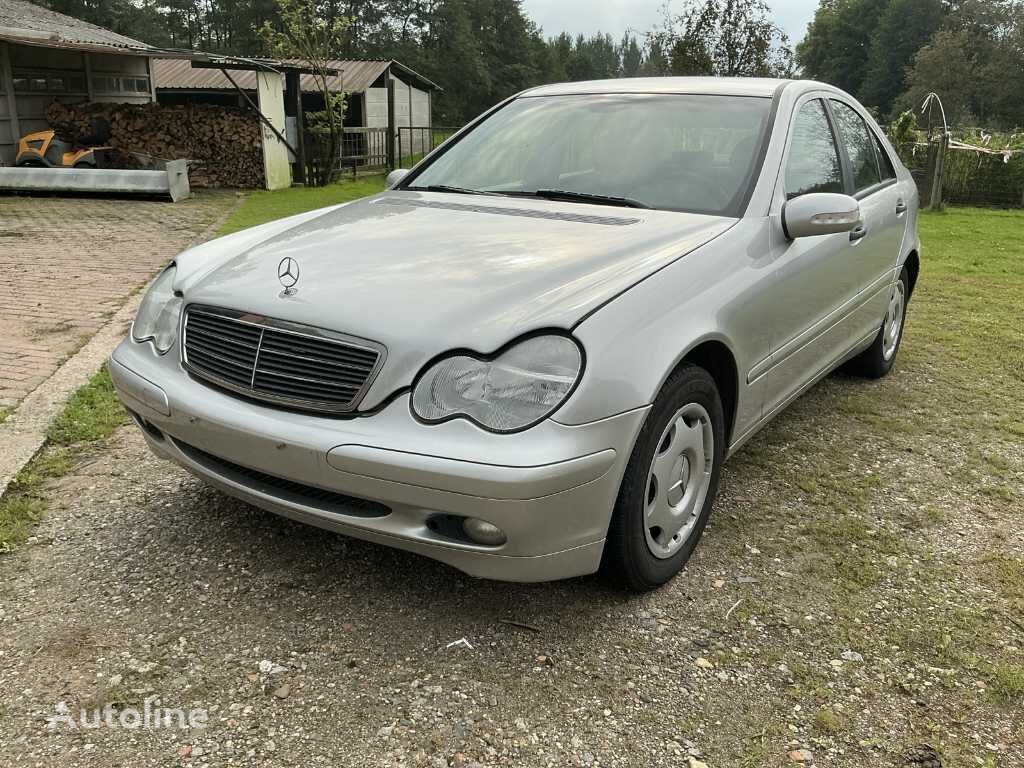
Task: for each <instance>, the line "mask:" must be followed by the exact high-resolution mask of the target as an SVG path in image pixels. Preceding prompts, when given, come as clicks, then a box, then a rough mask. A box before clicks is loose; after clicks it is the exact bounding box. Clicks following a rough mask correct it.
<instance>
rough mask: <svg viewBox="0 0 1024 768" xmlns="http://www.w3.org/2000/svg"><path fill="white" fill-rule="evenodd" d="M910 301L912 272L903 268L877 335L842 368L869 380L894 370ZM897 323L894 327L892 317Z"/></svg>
mask: <svg viewBox="0 0 1024 768" xmlns="http://www.w3.org/2000/svg"><path fill="white" fill-rule="evenodd" d="M909 301H910V275H909V274H907V268H906V267H904V268H903V271H902V272H900V277H899V280H897V281H896V282H895V283H894V284H893V289H892V294H891V297H890V299H889V308H888V309H887V310H886V313H885V317H884V318H883V320H882V327H881V328H879V329H878V335H877V336H876V337H875V340H874V341H873V342H871V346H870V347H868V348H867V349H865V350H864V351H863V352H861V353H860V354H859V355H857V356H856V357H855V358H853V359H852V360H850V361H849V362H848V363H846V365H844V366H843V370H845V371H846V372H847V373H851V374H853V375H854V376H863V377H864V378H867V379H880V378H882V377H883V376H885V375H886V374H887V373H889V371H891V370H892V367H893V365H894V364H895V363H896V354H897V353H898V352H899V351H900V344H901V343H902V341H903V329H904V328H905V327H906V320H907V304H908V303H909ZM894 317H895V318H896V323H897V324H896V325H895V326H893V318H894Z"/></svg>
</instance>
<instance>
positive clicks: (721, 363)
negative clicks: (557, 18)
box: [109, 78, 920, 590]
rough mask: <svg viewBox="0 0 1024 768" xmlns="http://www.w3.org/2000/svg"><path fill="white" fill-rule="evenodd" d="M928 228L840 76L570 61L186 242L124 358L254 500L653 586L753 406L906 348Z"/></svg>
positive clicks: (864, 368) (439, 545)
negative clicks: (368, 191) (436, 129)
mask: <svg viewBox="0 0 1024 768" xmlns="http://www.w3.org/2000/svg"><path fill="white" fill-rule="evenodd" d="M919 253H920V248H919V242H918V237H917V191H916V189H915V185H914V181H913V180H912V179H911V176H910V173H909V172H908V171H907V169H906V168H905V167H904V166H903V165H902V164H901V163H900V161H899V159H898V157H897V155H896V153H895V152H894V151H893V148H892V146H891V145H890V144H889V142H888V141H887V140H886V138H885V135H884V133H883V132H882V131H881V130H880V129H879V127H878V125H877V124H876V123H875V121H874V120H873V119H872V118H871V116H870V115H869V114H868V113H867V112H866V111H865V110H864V108H863V107H861V106H860V105H859V104H858V103H857V102H856V101H855V100H854V99H852V98H851V97H850V96H849V95H847V94H845V93H843V92H842V91H839V90H836V89H835V88H831V87H829V86H827V85H822V84H820V83H814V82H799V81H779V80H753V79H717V78H679V79H676V78H659V79H635V80H613V81H602V82H588V83H571V84H564V85H551V86H544V87H541V88H536V89H533V90H530V91H527V92H525V93H521V94H519V95H517V96H515V97H513V98H511V99H509V100H507V101H505V102H503V103H502V104H500V105H498V106H496V107H495V108H494V109H492V110H491V111H489V112H488V113H486V114H484V115H482V116H481V117H480V118H479V119H477V120H476V121H474V122H473V123H471V124H470V125H468V126H467V127H466V128H465V129H463V130H462V131H461V132H459V133H458V134H456V135H455V136H454V137H452V138H451V139H450V140H448V141H447V142H446V143H445V144H444V145H442V146H441V147H439V148H438V149H437V150H435V151H434V152H433V153H431V154H430V155H429V156H428V157H427V158H425V159H424V160H423V161H422V162H421V163H420V164H419V165H417V166H416V167H415V168H413V169H412V170H411V171H395V172H393V173H392V174H391V175H390V176H389V177H388V189H387V191H385V192H383V193H382V194H379V195H376V196H374V197H370V198H367V199H363V200H359V201H357V202H352V203H347V204H344V205H338V206H334V207H330V208H325V209H322V210H317V211H311V212H309V213H304V214H301V215H298V216H293V217H291V218H287V219H282V220H279V221H275V222H272V223H270V224H265V225H262V226H258V227H254V228H252V229H249V230H246V231H243V232H239V233H237V234H234V235H230V236H228V237H223V238H220V239H219V240H214V241H212V242H208V243H205V244H203V245H200V246H198V247H195V248H192V249H191V250H189V251H186V252H185V253H182V254H181V255H180V256H178V257H177V258H176V259H175V260H174V262H173V263H172V264H171V265H170V266H169V267H168V268H167V269H166V270H165V271H164V272H163V273H162V274H161V275H160V276H159V277H158V278H157V279H156V281H155V282H154V283H153V285H152V287H151V288H150V290H149V292H148V293H147V295H146V296H145V298H144V300H143V302H142V305H141V307H140V309H139V312H138V316H137V318H136V319H135V323H134V325H133V327H132V331H131V335H130V336H129V338H127V339H125V340H124V342H123V343H122V344H121V345H120V346H119V347H118V348H117V349H116V350H115V351H114V353H113V355H112V357H111V359H110V365H109V367H110V372H111V375H112V377H113V379H114V382H115V384H116V386H117V390H118V392H119V394H120V397H121V399H122V401H123V402H124V404H125V405H126V406H127V407H128V409H130V411H131V412H132V414H133V416H134V418H135V420H136V421H137V422H138V425H139V426H140V427H141V429H142V432H143V434H144V435H145V438H146V440H147V442H148V443H149V445H150V447H151V448H152V450H153V451H154V452H156V453H157V454H159V455H161V456H164V457H167V458H170V459H172V460H174V461H176V462H178V463H179V464H181V465H182V466H184V467H185V468H186V469H188V470H189V471H191V472H192V473H194V474H195V475H197V476H198V477H200V478H201V479H203V480H205V481H207V482H208V483H210V484H211V485H214V486H216V487H217V488H219V489H221V490H223V491H224V492H226V493H228V494H231V495H233V496H237V497H239V498H241V499H244V500H246V501H248V502H251V503H252V504H255V505H256V506H259V507H263V508H265V509H268V510H271V511H273V512H276V513H279V514H282V515H286V516H288V517H291V518H295V519H297V520H301V521H305V522H308V523H312V524H314V525H318V526H323V527H325V528H328V529H331V530H334V531H339V532H341V533H345V534H348V535H351V536H356V537H359V538H363V539H368V540H370V541H374V542H378V543H381V544H387V545H390V546H394V547H400V548H402V549H407V550H411V551H413V552H418V553H420V554H423V555H426V556H428V557H432V558H435V559H437V560H440V561H443V562H445V563H449V564H451V565H453V566H455V567H456V568H459V569H461V570H462V571H465V572H466V573H469V574H472V575H475V576H481V577H486V578H491V579H506V580H512V581H541V580H548V579H560V578H565V577H570V576H578V575H581V574H587V573H592V572H594V571H597V570H598V569H599V568H602V567H603V568H604V569H605V570H606V571H607V572H608V573H610V574H612V575H613V576H614V577H615V578H616V579H618V580H619V581H620V582H621V583H624V584H625V585H627V586H629V587H630V588H633V589H637V590H644V589H651V588H654V587H656V586H658V585H660V584H662V583H664V582H665V581H667V580H668V579H670V578H672V576H674V575H675V574H676V573H677V572H678V571H679V570H680V568H682V566H683V564H684V563H686V561H687V559H688V558H689V557H690V555H691V553H692V552H693V550H694V547H695V546H696V545H697V542H698V540H699V539H700V537H701V534H702V532H703V529H704V526H705V525H706V523H707V520H708V516H709V515H710V513H711V509H712V505H713V503H714V500H715V495H716V492H717V490H718V480H719V476H720V472H721V469H722V463H723V462H724V461H725V459H726V458H727V457H728V456H729V455H730V454H731V453H733V452H734V451H736V450H737V449H738V448H739V447H740V446H741V445H743V443H744V442H745V441H746V440H748V439H749V438H750V437H751V435H753V434H754V433H755V432H757V430H759V429H760V428H761V427H763V426H764V425H765V424H766V423H767V422H768V421H769V420H771V419H772V418H773V417H775V416H776V415H777V414H778V413H779V412H780V411H781V410H782V409H783V408H785V406H786V405H787V404H788V403H790V402H792V401H793V400H794V399H795V398H796V397H798V396H799V395H800V394H801V393H802V392H804V391H806V390H807V389H808V388H809V387H811V386H812V385H813V384H814V383H815V382H816V381H818V380H819V379H820V378H822V377H823V376H825V375H826V374H828V373H829V372H830V371H831V370H833V369H835V368H836V367H838V366H840V365H845V366H846V367H847V369H848V370H851V371H853V372H856V373H858V374H861V375H863V376H867V377H872V378H873V377H880V376H884V375H885V374H886V373H887V372H888V371H889V370H890V368H891V367H892V365H893V361H894V359H895V357H896V353H897V351H898V350H899V345H900V339H901V336H902V331H903V323H904V317H905V313H906V307H907V302H908V300H909V298H910V296H911V294H912V292H913V290H914V283H915V280H916V278H917V274H918V269H919Z"/></svg>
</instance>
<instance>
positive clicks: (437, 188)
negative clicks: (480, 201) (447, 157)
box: [406, 184, 498, 196]
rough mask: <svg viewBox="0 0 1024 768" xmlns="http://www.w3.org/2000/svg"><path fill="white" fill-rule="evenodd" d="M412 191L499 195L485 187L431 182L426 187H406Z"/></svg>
mask: <svg viewBox="0 0 1024 768" xmlns="http://www.w3.org/2000/svg"><path fill="white" fill-rule="evenodd" d="M406 189H407V190H409V191H410V192H451V193H454V194H456V195H491V196H494V195H497V194H498V193H497V192H488V191H486V190H484V189H467V188H466V187H450V186H448V185H447V184H431V185H429V186H426V187H406Z"/></svg>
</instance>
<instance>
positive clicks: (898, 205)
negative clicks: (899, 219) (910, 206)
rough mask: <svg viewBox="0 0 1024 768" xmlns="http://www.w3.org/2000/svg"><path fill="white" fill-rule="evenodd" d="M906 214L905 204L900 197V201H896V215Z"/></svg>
mask: <svg viewBox="0 0 1024 768" xmlns="http://www.w3.org/2000/svg"><path fill="white" fill-rule="evenodd" d="M906 212H907V204H906V203H905V202H903V198H902V197H901V198H900V199H898V200H897V201H896V214H897V215H899V214H901V213H906Z"/></svg>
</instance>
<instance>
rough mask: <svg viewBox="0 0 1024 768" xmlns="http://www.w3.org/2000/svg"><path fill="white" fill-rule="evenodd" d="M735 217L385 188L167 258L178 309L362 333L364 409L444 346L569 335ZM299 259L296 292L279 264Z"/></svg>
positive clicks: (482, 348)
mask: <svg viewBox="0 0 1024 768" xmlns="http://www.w3.org/2000/svg"><path fill="white" fill-rule="evenodd" d="M735 221H736V220H735V219H729V218H721V217H714V216H704V215H697V214H686V213H676V212H670V211H653V210H644V209H624V208H610V207H605V206H596V205H579V204H566V203H560V202H552V201H541V200H533V199H529V200H526V199H520V198H498V197H494V198H488V197H472V196H467V195H455V194H441V193H418V192H409V191H400V192H387V193H384V194H382V195H378V196H376V197H373V198H368V199H365V200H361V201H358V202H355V203H349V204H347V205H342V206H337V207H334V208H329V209H324V210H322V211H316V212H312V213H309V214H304V215H302V216H299V217H294V218H292V219H288V220H283V221H281V222H275V223H273V224H271V225H266V226H264V227H259V228H256V229H254V230H248V231H244V232H241V233H239V234H237V235H234V236H230V237H228V238H224V239H223V240H222V241H213V242H211V243H207V244H206V245H204V246H200V247H199V248H197V249H194V250H193V251H192V252H189V253H187V254H184V255H183V256H181V257H179V259H178V268H179V274H178V278H177V283H176V286H175V287H176V288H177V289H178V290H180V291H181V292H182V293H183V295H184V297H185V301H186V303H189V304H206V305H210V306H217V307H227V308H231V309H238V310H243V311H246V312H254V313H259V314H263V315H266V316H268V317H274V318H279V319H284V320H289V321H292V322H296V323H303V324H308V325H312V326H317V327H320V328H327V329H331V330H335V331H340V332H343V333H346V334H349V335H352V336H358V337H363V338H366V339H371V340H374V341H377V342H379V343H381V344H383V345H384V346H385V347H387V349H388V355H387V361H386V363H385V366H384V368H383V369H382V371H381V373H380V374H379V375H378V378H377V380H376V381H375V383H374V385H373V387H372V388H371V390H370V391H369V392H368V393H367V396H366V398H365V399H364V401H363V403H362V406H361V407H362V409H367V408H372V407H374V406H375V405H377V404H378V403H379V402H380V401H382V400H383V399H384V398H386V397H387V396H388V395H390V394H391V393H392V392H394V391H395V390H396V389H399V388H401V387H403V386H407V385H409V384H411V382H412V379H413V378H414V377H415V375H416V373H417V372H418V371H419V369H420V368H421V367H422V366H423V365H424V363H426V362H427V361H428V360H429V359H430V358H432V357H434V356H436V355H438V354H440V353H442V352H445V351H447V350H450V349H457V348H468V349H473V350H476V351H478V352H482V353H486V352H491V351H493V350H495V349H497V348H498V347H500V346H502V345H504V344H506V343H507V342H509V341H511V340H512V339H514V338H516V337H517V336H519V335H521V334H523V333H526V332H529V331H532V330H536V329H541V328H562V329H570V328H572V326H573V325H574V324H575V323H577V322H578V321H579V320H580V319H581V318H583V317H584V316H585V315H586V314H588V313H589V312H591V311H592V310H594V309H595V308H596V307H599V306H600V305H601V304H602V303H604V302H606V301H608V300H609V299H611V298H613V297H614V296H616V295H618V294H619V293H621V292H622V291H624V290H626V289H627V288H629V287H630V286H632V285H634V284H635V283H636V282H638V281H639V280H641V279H643V278H644V277H646V276H647V275H649V274H651V273H652V272H654V271H656V270H658V269H659V268H661V267H663V266H664V265H665V264H667V263H669V262H671V261H673V260H675V259H677V258H679V257H680V256H683V255H685V254H686V253H688V252H690V251H692V250H693V249H695V248H697V247H699V246H701V245H703V244H704V243H706V242H708V241H709V240H711V239H713V238H715V237H717V236H718V235H720V234H721V233H723V232H724V231H726V230H727V229H728V228H729V227H730V226H732V225H733V224H734V223H735ZM288 257H290V258H292V259H294V260H295V263H297V265H298V272H299V275H298V282H297V283H296V285H295V287H294V293H290V294H287V293H285V292H284V290H283V287H282V283H281V282H280V281H279V279H278V266H279V264H280V263H281V262H282V260H283V259H285V258H288Z"/></svg>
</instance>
